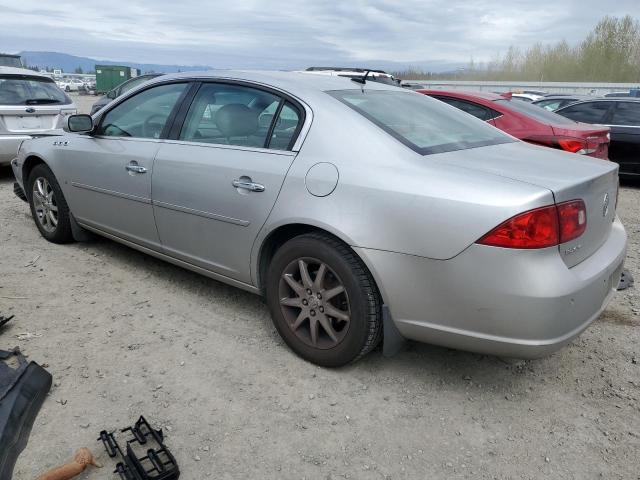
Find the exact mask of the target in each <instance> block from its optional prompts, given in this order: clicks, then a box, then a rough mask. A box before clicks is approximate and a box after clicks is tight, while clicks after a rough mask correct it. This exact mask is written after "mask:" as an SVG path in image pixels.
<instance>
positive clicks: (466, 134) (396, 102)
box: [327, 90, 516, 155]
mask: <svg viewBox="0 0 640 480" xmlns="http://www.w3.org/2000/svg"><path fill="white" fill-rule="evenodd" d="M327 93H328V94H329V95H331V96H332V97H334V98H336V99H338V100H340V101H341V102H342V103H344V104H345V105H347V106H348V107H350V108H352V109H353V110H355V111H356V112H358V113H359V114H361V115H362V116H364V117H366V118H367V119H368V120H370V121H371V122H373V123H375V124H376V125H377V126H379V127H380V128H382V129H383V130H384V131H385V132H387V133H389V134H390V135H392V136H393V137H395V138H396V139H397V140H399V141H400V142H402V143H403V144H405V145H406V146H408V147H410V148H411V149H413V150H415V151H416V152H418V153H419V154H421V155H428V154H432V153H442V152H451V151H454V150H464V149H467V148H475V147H484V146H487V145H497V144H499V143H509V142H514V141H516V140H514V139H513V138H511V137H509V136H507V135H505V134H503V133H502V132H500V130H498V129H497V128H494V127H492V126H490V125H488V124H486V123H484V122H482V121H480V120H478V119H476V118H473V117H472V116H470V115H468V114H466V113H464V112H461V111H460V110H458V109H457V108H454V107H451V106H449V105H447V104H446V103H443V102H440V101H439V100H434V99H432V98H429V97H427V96H426V95H422V94H419V93H413V92H409V91H406V90H397V91H390V90H364V91H363V90H336V91H331V92H327Z"/></svg>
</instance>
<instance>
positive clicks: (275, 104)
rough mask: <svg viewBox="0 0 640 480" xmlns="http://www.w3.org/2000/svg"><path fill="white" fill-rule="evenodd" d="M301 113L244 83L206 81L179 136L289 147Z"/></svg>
mask: <svg viewBox="0 0 640 480" xmlns="http://www.w3.org/2000/svg"><path fill="white" fill-rule="evenodd" d="M299 123H300V116H299V114H298V111H297V109H296V108H295V107H293V105H291V104H290V103H288V102H286V103H285V102H284V101H283V99H282V98H281V97H280V96H278V95H275V94H273V93H270V92H266V91H264V90H259V89H257V88H252V87H247V86H244V85H229V84H218V83H205V84H203V85H202V86H201V87H200V90H199V91H198V93H197V94H196V96H195V98H194V99H193V102H192V103H191V106H190V107H189V112H188V113H187V117H186V119H185V122H184V125H183V127H182V130H181V132H180V136H179V139H180V140H185V141H190V142H202V143H215V144H222V145H237V146H241V147H253V148H273V149H276V150H287V149H289V148H290V143H291V141H292V139H293V137H294V136H295V134H296V132H297V130H298V125H299Z"/></svg>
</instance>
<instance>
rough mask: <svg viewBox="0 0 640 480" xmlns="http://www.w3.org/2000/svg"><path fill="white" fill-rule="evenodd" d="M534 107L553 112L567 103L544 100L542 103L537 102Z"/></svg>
mask: <svg viewBox="0 0 640 480" xmlns="http://www.w3.org/2000/svg"><path fill="white" fill-rule="evenodd" d="M534 105H535V106H536V107H541V108H544V109H545V110H549V111H550V112H553V111H555V110H557V109H558V108H560V107H562V106H563V105H566V103H565V100H542V101H540V102H535V103H534Z"/></svg>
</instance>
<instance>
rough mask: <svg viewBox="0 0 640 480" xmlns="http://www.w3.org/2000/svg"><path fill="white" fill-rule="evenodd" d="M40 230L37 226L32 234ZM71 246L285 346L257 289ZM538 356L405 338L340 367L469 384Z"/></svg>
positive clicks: (500, 376) (103, 247)
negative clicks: (228, 313) (241, 318)
mask: <svg viewBox="0 0 640 480" xmlns="http://www.w3.org/2000/svg"><path fill="white" fill-rule="evenodd" d="M14 181H15V179H14V177H13V174H12V171H11V169H10V168H0V187H2V188H7V186H8V185H11V184H12V183H13V182H14ZM36 233H37V231H36V229H35V226H34V234H36ZM71 248H78V249H80V250H84V251H89V252H90V253H91V254H98V255H99V256H100V257H101V258H103V259H105V258H108V259H109V260H108V261H109V262H113V263H115V264H117V265H118V266H119V267H122V268H127V269H131V270H132V271H136V272H139V273H142V274H143V276H145V277H150V278H156V279H157V282H158V283H162V282H171V283H174V284H177V285H180V288H181V289H184V291H185V292H189V295H192V296H194V300H195V301H197V302H198V303H200V304H209V303H211V302H213V303H214V304H215V303H216V302H220V303H224V304H226V305H227V306H228V307H229V308H231V309H238V310H240V309H241V310H243V311H249V312H251V313H252V316H254V317H255V318H256V323H257V324H256V325H255V334H256V335H262V336H264V337H265V339H266V338H269V339H270V340H271V341H273V342H274V343H276V344H277V345H279V346H280V347H281V348H283V349H287V347H286V345H285V344H284V342H283V341H282V340H281V338H280V337H279V336H278V334H277V332H276V331H275V328H273V326H272V324H271V322H270V317H269V312H268V308H267V306H266V305H265V303H264V301H263V300H262V298H261V297H259V296H258V295H255V294H253V293H249V292H246V291H244V290H241V289H239V288H236V287H232V286H230V285H226V284H224V283H222V282H219V281H217V280H214V279H211V278H208V277H205V276H203V275H200V274H197V273H194V272H191V271H189V270H186V269H183V268H180V267H177V266H174V265H172V264H170V263H168V262H165V261H162V260H159V259H156V258H154V257H152V256H150V255H147V254H145V253H142V252H138V251H137V250H135V249H132V248H129V247H127V246H124V245H121V244H119V243H117V242H114V241H112V240H109V239H106V238H103V237H99V236H94V237H93V238H92V240H90V241H88V242H83V243H77V244H73V245H71ZM261 319H265V320H261ZM296 361H300V362H304V360H302V359H296ZM536 362H537V361H535V360H534V361H526V362H525V361H518V360H510V359H503V358H499V357H495V356H491V355H480V354H475V353H469V352H464V351H458V350H452V349H448V348H443V347H438V346H434V345H428V344H421V343H417V342H406V344H405V345H404V347H403V348H402V350H401V351H400V352H399V353H397V354H396V355H394V356H393V357H390V358H387V357H384V356H383V354H382V347H381V346H379V347H378V348H376V349H375V350H374V351H373V352H371V353H370V354H369V355H367V356H366V357H365V358H363V359H361V360H360V361H358V362H357V363H355V364H353V365H349V366H346V367H343V368H342V369H340V370H342V371H343V372H350V374H353V375H355V376H359V375H361V374H362V373H363V372H368V373H369V374H373V375H375V374H378V373H384V374H386V375H388V374H392V372H397V374H398V375H402V376H407V375H409V376H414V377H417V378H420V377H424V376H425V375H427V376H429V375H432V376H434V377H436V378H438V377H440V378H447V381H449V382H450V381H454V380H453V379H456V378H457V379H458V380H459V381H460V382H461V385H465V384H466V381H467V380H466V379H468V378H471V377H473V378H476V377H482V378H484V379H486V380H485V382H486V383H495V384H501V383H504V381H506V380H507V379H511V378H512V377H513V375H512V374H513V373H514V372H515V373H523V372H525V371H526V370H529V371H531V369H532V368H535V364H536ZM509 372H511V373H509ZM504 374H507V375H506V376H505V375H504ZM454 383H455V381H454Z"/></svg>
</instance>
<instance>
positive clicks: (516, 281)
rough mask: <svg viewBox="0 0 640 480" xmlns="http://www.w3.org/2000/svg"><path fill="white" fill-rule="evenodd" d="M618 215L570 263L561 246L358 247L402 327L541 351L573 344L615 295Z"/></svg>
mask: <svg viewBox="0 0 640 480" xmlns="http://www.w3.org/2000/svg"><path fill="white" fill-rule="evenodd" d="M626 244H627V236H626V233H625V230H624V227H623V226H622V224H621V223H620V221H619V220H618V219H616V221H615V222H614V224H613V226H612V229H611V233H610V235H609V237H608V238H607V240H606V242H605V243H604V244H603V245H602V246H601V247H600V248H599V249H598V250H597V251H596V252H595V253H594V254H593V255H591V256H590V257H589V258H587V259H586V260H584V261H583V262H581V263H579V264H578V265H576V266H574V267H572V268H567V266H566V265H565V263H564V262H563V261H562V258H561V257H560V254H559V252H558V249H557V248H556V247H550V248H547V249H541V250H511V249H503V248H496V247H488V246H482V245H477V244H474V245H472V246H470V247H469V248H467V249H466V250H465V251H464V252H462V253H461V254H460V255H457V256H456V257H454V258H452V259H450V260H431V259H427V258H422V257H415V256H411V255H404V254H399V253H393V252H385V251H380V250H370V249H364V248H356V249H355V250H356V251H357V252H358V253H359V254H360V255H361V257H362V258H363V259H364V261H365V263H367V265H368V266H369V268H370V270H371V271H372V273H373V275H374V277H375V278H376V281H377V282H378V285H379V286H380V289H381V292H382V295H383V298H384V301H385V303H386V304H387V305H388V306H389V309H390V312H391V315H392V317H393V319H394V322H395V324H396V326H397V328H398V330H399V331H400V333H401V334H402V335H403V336H404V337H406V338H408V339H412V340H417V341H421V342H426V343H433V344H437V345H443V346H447V347H451V348H457V349H461V350H469V351H475V352H480V353H487V354H492V355H500V356H507V357H517V358H535V357H540V356H544V355H547V354H549V353H551V352H553V351H555V350H557V349H559V348H561V347H562V346H564V345H566V344H567V343H569V342H570V341H571V340H572V339H573V338H575V337H576V336H577V335H579V334H580V333H581V332H582V331H583V330H584V329H586V328H587V327H588V326H589V324H590V323H591V322H593V321H594V320H595V319H596V318H597V317H598V316H599V315H600V313H601V312H602V310H604V308H605V307H606V305H607V304H608V302H609V301H610V300H611V298H612V296H613V293H614V291H615V289H616V287H617V285H618V281H619V279H620V274H621V271H622V265H623V262H624V258H625V254H626Z"/></svg>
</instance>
